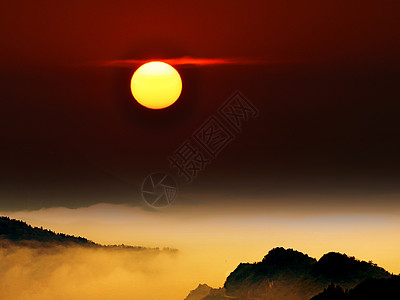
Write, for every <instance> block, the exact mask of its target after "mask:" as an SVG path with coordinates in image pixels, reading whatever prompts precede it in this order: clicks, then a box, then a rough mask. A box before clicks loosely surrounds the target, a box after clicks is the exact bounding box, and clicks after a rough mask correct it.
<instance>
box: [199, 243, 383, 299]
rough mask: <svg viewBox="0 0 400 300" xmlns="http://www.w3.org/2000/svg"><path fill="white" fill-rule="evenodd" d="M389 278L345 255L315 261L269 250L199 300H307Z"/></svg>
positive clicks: (369, 264)
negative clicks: (327, 289)
mask: <svg viewBox="0 0 400 300" xmlns="http://www.w3.org/2000/svg"><path fill="white" fill-rule="evenodd" d="M390 276H391V275H390V274H389V273H388V272H387V271H385V270H384V269H383V268H380V267H378V266H377V265H376V264H373V263H372V262H365V261H360V260H357V259H356V258H354V257H349V256H347V255H346V254H341V253H337V252H330V253H327V254H325V255H323V256H322V257H321V258H320V259H319V260H316V259H315V258H312V257H309V256H308V255H307V254H304V253H301V252H299V251H296V250H293V249H284V248H282V247H279V248H274V249H272V250H271V251H269V252H268V254H267V255H265V256H264V258H263V259H262V261H260V262H256V263H241V264H239V265H238V267H237V268H236V269H235V270H234V271H233V272H232V273H231V274H230V275H229V276H228V277H227V279H226V281H225V284H224V286H223V289H218V290H215V289H211V290H210V293H209V295H208V296H206V297H203V298H200V299H202V300H206V299H207V300H211V299H243V300H244V299H271V300H274V299H276V300H281V299H286V300H291V299H293V300H308V299H310V298H312V297H313V296H315V295H317V294H319V293H321V292H323V291H324V288H326V287H327V286H329V291H330V293H331V294H334V293H338V294H340V293H341V292H343V293H344V289H351V288H354V287H355V286H356V285H357V284H359V283H361V282H363V281H365V280H366V279H369V278H375V279H388V278H390ZM330 284H331V285H330ZM215 291H218V293H215Z"/></svg>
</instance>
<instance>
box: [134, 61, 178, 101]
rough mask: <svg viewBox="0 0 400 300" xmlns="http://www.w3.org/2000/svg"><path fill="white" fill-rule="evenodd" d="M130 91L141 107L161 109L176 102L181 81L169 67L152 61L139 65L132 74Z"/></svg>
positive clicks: (175, 71) (176, 72)
mask: <svg viewBox="0 0 400 300" xmlns="http://www.w3.org/2000/svg"><path fill="white" fill-rule="evenodd" d="M131 91H132V95H133V97H134V98H135V99H136V101H137V102H139V103H140V104H141V105H143V106H145V107H147V108H151V109H162V108H166V107H168V106H170V105H172V104H173V103H174V102H175V101H176V100H178V98H179V96H180V94H181V91H182V80H181V77H180V76H179V73H178V71H177V70H175V69H174V68H173V67H172V66H171V65H169V64H167V63H164V62H161V61H152V62H149V63H145V64H144V65H141V66H140V67H139V68H138V69H137V70H136V71H135V73H133V76H132V79H131Z"/></svg>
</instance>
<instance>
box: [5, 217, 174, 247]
mask: <svg viewBox="0 0 400 300" xmlns="http://www.w3.org/2000/svg"><path fill="white" fill-rule="evenodd" d="M56 245H57V246H80V247H95V248H109V249H116V250H117V249H130V250H154V251H159V250H163V251H170V252H176V251H178V250H177V249H172V248H162V249H159V248H146V247H141V246H127V245H124V244H122V245H101V244H97V243H95V242H93V241H90V240H88V239H87V238H84V237H81V236H78V237H76V236H73V235H68V234H64V233H55V232H54V231H51V230H48V229H43V228H42V227H40V228H39V227H32V226H31V225H28V224H27V223H26V222H23V221H21V220H15V219H10V218H9V217H5V216H2V217H0V247H10V246H25V247H52V246H56Z"/></svg>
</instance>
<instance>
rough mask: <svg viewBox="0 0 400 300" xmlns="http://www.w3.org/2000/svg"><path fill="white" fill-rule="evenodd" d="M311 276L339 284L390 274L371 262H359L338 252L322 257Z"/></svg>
mask: <svg viewBox="0 0 400 300" xmlns="http://www.w3.org/2000/svg"><path fill="white" fill-rule="evenodd" d="M313 274H314V275H317V276H319V277H321V276H322V277H324V278H325V279H326V280H328V281H333V282H341V281H349V280H350V279H351V280H356V281H360V280H364V279H366V278H368V277H374V278H381V277H388V276H389V275H390V274H389V273H388V272H387V271H385V270H384V269H383V268H380V267H378V266H377V265H376V264H373V263H372V262H366V261H360V260H358V259H356V258H355V257H353V256H352V257H349V256H347V255H346V254H342V253H338V252H329V253H327V254H325V255H323V256H322V257H321V258H320V259H319V261H318V262H317V263H316V264H315V266H314V268H313Z"/></svg>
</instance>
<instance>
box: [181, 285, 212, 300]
mask: <svg viewBox="0 0 400 300" xmlns="http://www.w3.org/2000/svg"><path fill="white" fill-rule="evenodd" d="M211 290H212V288H211V287H210V286H208V285H207V284H199V285H198V287H197V288H195V289H194V290H191V291H190V293H189V295H188V296H187V297H186V298H185V300H200V299H203V298H204V297H206V296H208V295H209V294H210V291H211Z"/></svg>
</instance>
